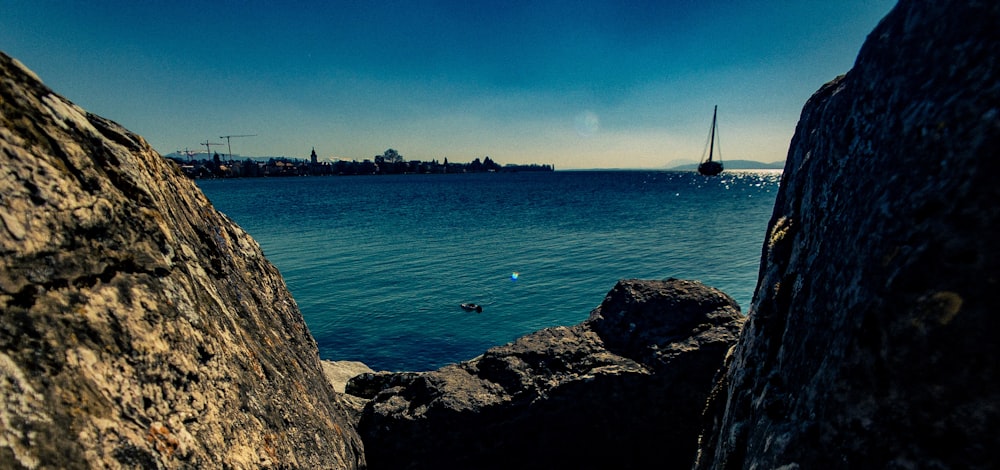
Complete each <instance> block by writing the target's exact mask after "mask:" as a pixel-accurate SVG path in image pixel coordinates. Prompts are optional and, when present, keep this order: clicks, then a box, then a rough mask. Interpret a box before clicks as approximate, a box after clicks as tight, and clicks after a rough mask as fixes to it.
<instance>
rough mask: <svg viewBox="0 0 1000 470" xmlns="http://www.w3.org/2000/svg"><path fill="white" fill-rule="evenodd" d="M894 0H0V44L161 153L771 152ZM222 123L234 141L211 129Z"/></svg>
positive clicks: (630, 160)
mask: <svg viewBox="0 0 1000 470" xmlns="http://www.w3.org/2000/svg"><path fill="white" fill-rule="evenodd" d="M894 4H895V2H893V1H888V0H848V1H844V2H832V3H831V2H820V1H787V0H770V1H748V0H747V1H744V0H734V1H727V2H721V1H702V2H695V1H692V0H669V1H637V2H619V1H601V2H596V1H593V2H588V1H582V2H566V1H559V2H544V1H541V2H539V1H511V2H500V3H496V4H487V3H482V2H456V1H448V0H440V1H433V2H393V1H388V2H378V3H374V2H360V1H331V2H312V1H310V2H295V3H287V4H286V3H280V4H279V3H273V2H264V1H256V0H243V1H237V0H224V1H219V2H205V4H203V3H202V2H188V1H174V2H157V1H153V2H123V1H99V2H86V3H70V2H56V1H49V0H42V1H39V0H30V1H28V0H5V1H4V2H3V14H2V15H0V50H2V51H4V52H5V53H7V54H9V55H11V56H12V57H14V58H16V59H18V60H20V61H21V62H22V63H24V64H25V65H26V66H27V67H28V68H30V69H32V70H34V71H35V72H36V73H37V74H38V75H39V76H40V77H41V78H42V80H43V81H44V82H45V83H46V84H47V85H49V86H50V87H51V88H53V90H54V91H55V92H57V93H59V94H61V95H63V96H65V97H67V98H68V99H70V100H71V101H73V102H75V103H77V104H78V105H80V106H82V107H83V108H85V109H87V110H88V111H90V112H93V113H95V114H99V115H102V116H104V117H106V118H108V119H112V120H114V121H117V122H119V123H121V124H122V125H124V126H125V127H127V128H129V129H130V130H132V131H134V132H137V133H139V134H140V135H142V136H143V137H145V138H146V139H147V140H148V141H149V143H150V144H151V145H152V146H153V147H154V148H155V149H156V150H157V151H159V152H160V153H163V154H168V153H172V152H175V151H177V150H184V149H189V150H192V151H202V152H203V151H205V147H204V146H202V145H201V144H202V143H204V142H217V143H220V144H222V145H220V146H213V147H212V149H211V150H212V151H213V152H214V151H220V154H222V153H229V150H228V147H227V145H226V144H230V145H231V146H232V153H234V154H238V155H248V156H267V155H274V156H287V157H291V158H302V159H307V158H308V157H309V153H310V151H311V149H313V148H315V149H316V152H317V153H318V154H319V157H320V160H326V159H331V160H333V159H337V158H343V159H348V160H351V159H357V160H363V159H366V158H372V157H373V156H375V155H379V154H382V152H384V151H385V150H386V149H389V148H392V149H395V150H397V151H398V152H399V153H400V154H401V155H402V156H403V157H404V158H406V159H408V160H421V161H430V160H434V159H437V160H442V161H443V160H444V159H449V160H450V161H455V162H459V161H466V162H467V161H471V160H473V159H474V158H483V157H485V156H490V158H492V159H493V160H495V161H497V162H500V163H501V164H507V163H512V164H525V163H541V164H553V165H555V167H556V168H560V169H574V168H581V169H582V168H664V167H667V166H668V165H675V164H678V162H681V161H696V160H698V159H699V158H700V157H701V154H702V151H703V148H704V143H705V140H706V137H707V132H708V126H709V121H710V119H711V109H712V106H714V105H718V106H719V122H720V124H719V132H720V135H721V147H722V151H723V159H729V160H738V159H741V160H756V161H761V162H774V161H778V160H783V159H784V158H785V156H786V153H787V150H788V144H789V141H790V139H791V136H792V133H793V131H794V128H795V124H796V122H797V120H798V116H799V113H800V111H801V108H802V105H803V104H804V103H805V101H806V100H807V99H808V98H809V96H810V95H811V94H812V93H813V92H815V91H816V90H817V89H818V88H819V87H820V86H821V85H822V84H824V83H826V82H827V81H829V80H831V79H833V78H835V77H836V76H837V75H840V74H843V73H846V72H847V71H848V70H850V68H851V66H852V65H853V63H854V59H855V57H856V56H857V53H858V50H859V49H860V47H861V44H862V43H863V42H864V40H865V38H866V36H867V34H868V33H869V32H870V31H871V30H872V29H873V28H874V27H875V25H876V24H877V23H878V21H879V20H880V19H881V18H882V17H883V16H885V14H886V13H888V11H889V10H890V9H891V8H892V6H893V5H894ZM251 134H254V136H252V137H234V138H231V141H230V142H227V141H226V139H225V138H221V139H220V137H219V136H226V135H231V136H237V135H251Z"/></svg>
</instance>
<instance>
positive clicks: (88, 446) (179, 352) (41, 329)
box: [0, 54, 364, 468]
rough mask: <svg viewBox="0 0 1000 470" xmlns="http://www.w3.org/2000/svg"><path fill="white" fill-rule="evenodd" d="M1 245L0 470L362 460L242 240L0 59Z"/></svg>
mask: <svg viewBox="0 0 1000 470" xmlns="http://www.w3.org/2000/svg"><path fill="white" fill-rule="evenodd" d="M0 252H2V258H0V259H2V266H0V312H2V315H0V467H4V468H22V467H23V468H85V467H93V468H102V467H108V468H123V467H129V468H131V467H143V468H180V467H191V468H212V467H223V466H227V467H230V468H257V467H286V468H287V467H300V468H357V467H362V466H363V465H364V464H363V462H364V458H363V455H362V452H361V443H360V440H359V439H358V437H357V434H356V433H355V432H354V430H353V429H352V427H351V426H350V425H349V424H347V423H348V421H347V418H346V415H345V412H344V411H343V410H342V409H341V405H340V404H339V403H338V399H337V398H336V395H335V393H334V391H333V389H332V388H331V387H330V384H329V383H328V382H327V381H326V379H325V378H324V376H323V373H322V372H321V370H320V363H319V358H318V354H317V348H316V345H315V342H314V340H313V338H312V337H311V336H310V334H309V332H308V330H307V329H306V326H305V324H304V323H303V321H302V317H301V315H300V314H299V311H298V308H297V306H296V305H295V302H294V301H293V300H292V298H291V297H290V295H289V293H288V291H287V289H286V288H285V284H284V282H283V281H282V279H281V277H280V276H279V274H278V272H277V271H276V270H275V269H274V267H273V266H271V264H270V263H268V262H267V260H265V259H264V257H263V255H262V253H261V251H260V248H259V247H258V245H257V244H256V242H254V241H253V240H252V239H251V238H250V237H249V236H248V235H247V234H246V233H244V232H243V231H242V230H241V229H240V228H239V227H237V226H236V225H235V224H234V223H232V222H231V221H230V220H228V219H227V218H226V217H225V216H223V215H222V214H220V213H218V212H216V211H215V210H214V209H213V208H212V206H211V205H210V204H209V202H208V201H207V200H206V199H205V197H204V196H203V195H202V194H201V192H200V191H199V190H198V189H197V188H196V187H195V186H194V184H193V183H192V182H191V181H189V180H188V179H186V178H184V177H183V176H181V175H180V174H179V172H178V171H177V170H176V168H175V167H173V166H172V165H171V164H169V163H168V162H166V161H164V160H163V159H162V158H161V157H160V156H159V155H157V154H156V152H155V151H153V150H152V149H151V148H150V147H149V146H148V145H147V144H146V142H145V141H144V140H143V139H142V138H141V137H139V136H136V135H134V134H131V133H129V132H128V131H126V130H125V129H123V128H121V127H120V126H118V125H117V124H115V123H114V122H111V121H108V120H105V119H103V118H100V117H98V116H94V115H92V114H89V113H86V112H84V111H83V110H81V109H80V108H79V107H77V106H75V105H73V104H72V103H70V102H68V101H66V100H65V99H63V98H62V97H60V96H58V95H56V94H54V93H53V92H52V91H51V90H49V89H48V88H46V87H45V86H44V85H43V84H42V83H41V82H40V81H39V80H38V79H37V77H35V76H34V74H32V73H31V72H30V71H28V70H27V69H25V68H24V67H23V66H21V65H20V64H19V63H17V62H16V61H13V60H12V59H10V58H9V57H7V56H5V55H3V54H0Z"/></svg>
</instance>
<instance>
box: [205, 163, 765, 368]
mask: <svg viewBox="0 0 1000 470" xmlns="http://www.w3.org/2000/svg"><path fill="white" fill-rule="evenodd" d="M780 177H781V173H780V171H732V172H726V173H723V175H722V176H721V177H715V178H706V177H703V176H700V175H698V174H696V173H693V172H669V171H579V172H573V171H558V172H548V173H495V174H464V175H463V174H458V175H398V176H350V177H292V178H248V179H233V180H200V181H198V186H199V187H201V189H202V190H203V191H204V192H205V194H206V195H207V196H208V197H209V199H210V200H211V201H212V203H213V204H214V205H215V207H216V208H217V209H219V210H220V211H222V212H223V213H225V214H227V215H228V216H229V217H230V218H232V219H233V220H234V221H235V222H236V223H238V224H239V225H240V226H241V227H243V229H245V230H246V231H247V232H249V233H250V235H252V236H253V237H254V238H255V239H256V240H257V241H258V242H259V243H260V245H261V247H262V248H263V250H264V253H265V255H266V256H267V257H268V259H269V260H270V261H271V262H272V263H274V265H275V266H277V268H278V269H279V270H280V271H281V274H282V275H283V276H284V278H285V281H286V282H287V284H288V287H289V289H290V290H291V292H292V295H293V296H294V297H295V299H296V301H297V303H298V305H299V308H300V309H301V311H302V315H303V316H304V317H305V320H306V323H307V324H308V326H309V329H310V330H311V332H312V334H313V336H315V338H316V340H317V342H318V344H319V349H320V356H321V357H322V358H323V359H329V360H359V361H363V362H365V363H366V364H368V365H369V366H370V367H372V368H374V369H376V370H411V371H418V370H430V369H435V368H437V367H440V366H442V365H444V364H448V363H452V362H457V361H462V360H466V359H471V358H473V357H475V356H477V355H479V354H481V353H482V352H483V351H485V350H486V349H487V348H489V347H491V346H496V345H500V344H503V343H506V342H509V341H511V340H513V339H515V338H517V337H518V336H522V335H524V334H527V333H530V332H533V331H536V330H538V329H541V328H545V327H551V326H557V325H573V324H576V323H579V322H581V321H583V320H585V319H586V318H587V316H588V315H589V313H590V311H591V310H592V309H593V308H594V307H597V306H598V305H599V304H600V303H601V301H602V300H603V299H604V296H605V294H607V292H608V291H609V290H610V289H611V287H613V286H614V284H615V282H616V281H618V280H619V279H625V278H641V279H663V278H667V277H677V278H683V279H697V280H700V281H702V282H704V283H706V284H708V285H710V286H713V287H717V288H720V289H722V290H723V291H725V292H727V293H728V294H730V295H731V296H733V298H735V299H736V301H737V302H739V304H740V306H741V307H743V308H744V312H745V311H746V308H747V306H748V305H749V303H750V300H751V297H752V295H753V289H754V287H755V285H756V281H757V271H758V265H759V262H760V253H761V245H762V243H763V240H764V236H765V230H766V226H767V221H768V219H769V218H770V216H771V211H772V208H773V205H774V200H775V196H776V195H777V189H778V183H779V180H780ZM514 273H518V274H517V276H516V279H515V278H514V276H513V274H514ZM463 302H473V303H477V304H480V305H481V306H482V307H483V312H482V313H476V312H466V311H464V310H463V309H462V308H460V306H459V305H460V304H461V303H463Z"/></svg>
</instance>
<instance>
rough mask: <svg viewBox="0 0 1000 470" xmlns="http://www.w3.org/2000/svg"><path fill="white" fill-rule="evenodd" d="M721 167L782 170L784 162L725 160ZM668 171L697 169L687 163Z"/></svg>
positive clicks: (728, 168)
mask: <svg viewBox="0 0 1000 470" xmlns="http://www.w3.org/2000/svg"><path fill="white" fill-rule="evenodd" d="M722 165H723V166H724V167H725V169H726V170H783V169H784V168H785V161H784V160H779V161H776V162H771V163H765V162H758V161H754V160H725V161H723V162H722ZM668 169H670V170H679V171H685V170H691V171H694V170H697V169H698V164H697V163H688V164H684V165H677V166H672V167H670V168H668Z"/></svg>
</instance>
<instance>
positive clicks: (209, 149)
mask: <svg viewBox="0 0 1000 470" xmlns="http://www.w3.org/2000/svg"><path fill="white" fill-rule="evenodd" d="M201 145H204V146H205V151H207V152H208V155H209V156H211V155H212V146H213V145H222V144H221V143H215V142H209V141H208V139H205V141H204V142H202V143H201Z"/></svg>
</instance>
